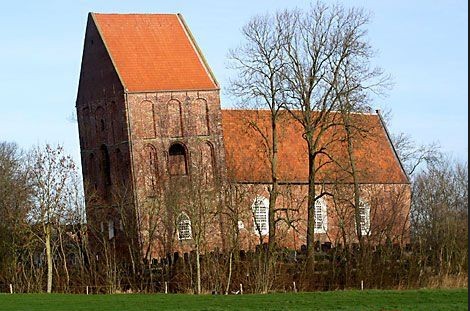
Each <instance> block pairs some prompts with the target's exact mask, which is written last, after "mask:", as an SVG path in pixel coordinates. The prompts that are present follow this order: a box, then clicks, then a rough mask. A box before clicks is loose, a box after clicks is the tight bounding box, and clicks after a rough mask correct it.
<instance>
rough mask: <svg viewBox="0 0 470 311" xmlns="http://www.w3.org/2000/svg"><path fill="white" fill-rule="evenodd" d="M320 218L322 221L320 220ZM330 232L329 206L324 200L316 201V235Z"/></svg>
mask: <svg viewBox="0 0 470 311" xmlns="http://www.w3.org/2000/svg"><path fill="white" fill-rule="evenodd" d="M318 216H320V217H321V220H320V221H319V220H318ZM327 230H328V206H327V205H326V202H325V200H324V199H323V198H320V199H317V200H315V228H314V233H326V231H327Z"/></svg>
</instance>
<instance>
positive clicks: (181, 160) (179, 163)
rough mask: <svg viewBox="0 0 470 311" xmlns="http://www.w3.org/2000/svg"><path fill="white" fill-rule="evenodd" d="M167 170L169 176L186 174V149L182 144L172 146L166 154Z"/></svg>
mask: <svg viewBox="0 0 470 311" xmlns="http://www.w3.org/2000/svg"><path fill="white" fill-rule="evenodd" d="M168 153H169V154H168V162H169V163H168V169H169V172H170V175H171V176H181V175H187V174H188V165H187V159H186V148H185V147H184V146H183V145H182V144H173V145H171V147H170V150H169V152H168Z"/></svg>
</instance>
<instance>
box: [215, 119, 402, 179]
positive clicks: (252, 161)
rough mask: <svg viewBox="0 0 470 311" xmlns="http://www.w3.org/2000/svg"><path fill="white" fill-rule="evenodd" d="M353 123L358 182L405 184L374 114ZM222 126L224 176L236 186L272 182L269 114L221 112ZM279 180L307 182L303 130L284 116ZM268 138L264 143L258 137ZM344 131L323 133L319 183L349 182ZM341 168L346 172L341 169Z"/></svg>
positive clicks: (381, 127)
mask: <svg viewBox="0 0 470 311" xmlns="http://www.w3.org/2000/svg"><path fill="white" fill-rule="evenodd" d="M352 122H354V124H356V125H360V127H361V131H357V132H356V134H355V136H354V139H353V145H354V157H355V159H356V167H357V173H358V179H359V182H360V183H363V184H368V183H370V184H390V183H397V184H407V183H409V181H408V178H407V176H406V174H405V172H404V171H403V169H402V166H401V164H400V161H399V159H398V158H397V156H396V154H395V151H394V149H393V146H392V144H391V142H390V140H389V137H388V135H387V133H386V130H385V128H384V125H383V124H382V122H381V119H380V116H379V115H377V114H354V115H352ZM222 126H223V135H224V144H225V150H226V162H227V169H228V173H229V178H231V179H232V180H234V181H236V182H247V183H252V182H255V183H263V182H269V181H270V180H271V179H270V177H271V166H270V164H269V160H268V159H269V158H268V155H267V150H269V148H267V146H269V145H270V137H271V136H272V131H271V124H270V112H269V111H266V110H222ZM277 128H278V129H279V132H278V133H279V153H278V163H279V166H278V179H279V181H280V182H285V183H307V182H308V153H307V144H306V141H305V140H304V139H303V138H302V133H303V130H302V127H301V126H300V124H299V123H298V122H296V121H295V120H294V119H293V118H292V116H290V115H289V114H287V113H286V114H284V115H283V116H282V117H281V118H280V120H279V124H278V127H277ZM260 132H261V133H263V135H264V136H265V137H267V138H268V139H267V141H268V142H269V145H267V144H266V140H264V139H263V135H261V134H260ZM344 134H345V133H344V130H343V129H342V128H341V127H340V126H336V127H333V128H330V129H329V130H328V131H327V132H325V134H324V135H323V139H322V142H323V143H322V145H323V146H325V150H324V152H325V154H328V155H329V156H331V158H333V159H334V161H336V162H337V163H333V162H331V161H330V160H331V159H330V158H328V157H327V156H324V155H320V156H318V157H317V162H316V163H317V166H320V165H322V167H321V169H320V170H319V171H318V174H317V177H318V178H317V181H318V182H319V183H323V182H325V183H336V182H338V183H350V182H352V178H351V175H350V174H349V173H348V172H347V171H348V170H349V171H350V165H349V161H348V157H347V149H346V144H347V141H346V140H345V139H344V137H345V135H344ZM344 168H346V171H345V170H344Z"/></svg>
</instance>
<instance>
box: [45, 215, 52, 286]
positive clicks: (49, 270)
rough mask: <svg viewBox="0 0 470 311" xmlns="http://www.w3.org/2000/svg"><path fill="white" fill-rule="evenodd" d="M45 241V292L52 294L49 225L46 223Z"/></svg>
mask: <svg viewBox="0 0 470 311" xmlns="http://www.w3.org/2000/svg"><path fill="white" fill-rule="evenodd" d="M44 233H45V235H46V236H45V240H46V257H47V292H48V293H51V292H52V248H51V224H50V223H46V225H45V227H44Z"/></svg>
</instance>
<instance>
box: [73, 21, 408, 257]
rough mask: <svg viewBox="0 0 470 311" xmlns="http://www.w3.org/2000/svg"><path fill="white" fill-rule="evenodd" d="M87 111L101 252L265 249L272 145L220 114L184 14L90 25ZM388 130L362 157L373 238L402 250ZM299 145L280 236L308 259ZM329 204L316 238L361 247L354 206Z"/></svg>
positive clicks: (397, 179) (93, 220)
mask: <svg viewBox="0 0 470 311" xmlns="http://www.w3.org/2000/svg"><path fill="white" fill-rule="evenodd" d="M76 108H77V116H78V124H79V135H80V148H81V158H82V159H81V160H82V167H83V178H84V182H85V190H86V201H87V220H88V224H89V228H90V234H91V235H92V236H93V237H95V246H97V247H99V245H102V244H99V243H101V242H100V241H105V242H107V241H113V242H114V245H115V247H117V248H120V249H121V251H122V252H127V250H128V249H133V250H134V251H137V252H139V255H140V256H143V257H145V258H148V259H151V258H152V257H158V256H162V255H165V254H167V253H171V252H174V251H189V250H191V249H193V248H194V246H195V245H196V244H197V245H199V247H200V248H201V249H202V250H209V249H213V248H225V247H232V246H233V243H235V242H237V243H238V245H239V246H240V247H242V248H253V247H254V246H255V245H257V244H259V243H260V241H261V242H262V241H266V237H263V236H261V238H260V236H259V234H257V230H256V228H255V227H256V226H255V223H254V221H253V216H254V214H253V213H254V212H253V209H252V206H253V202H254V201H255V200H256V199H257V198H261V197H264V198H267V197H268V191H267V189H268V187H269V180H267V179H266V176H265V175H263V174H264V172H266V171H269V167H267V166H266V165H267V162H268V161H267V160H266V159H265V158H264V159H263V158H262V157H263V156H265V154H266V149H263V148H265V147H266V146H263V143H262V142H260V141H259V137H258V138H256V137H255V136H253V135H252V134H249V132H250V129H249V128H247V127H246V122H241V121H240V120H239V119H238V121H237V117H236V115H237V113H236V112H233V111H226V112H223V111H222V110H221V107H220V97H219V88H218V85H217V82H216V80H215V78H214V76H213V75H212V73H211V71H210V69H209V67H208V65H207V64H206V62H205V60H204V58H203V56H202V53H201V52H200V51H199V49H198V47H197V45H196V43H195V41H194V39H193V38H192V36H191V33H190V32H189V29H188V28H187V26H186V25H185V24H184V21H183V19H182V17H181V16H180V15H141V14H137V15H120V14H109V15H106V14H90V15H89V18H88V23H87V30H86V35H85V42H84V50H83V59H82V68H81V73H80V84H79V89H78V95H77V102H76ZM246 113H247V114H248V115H250V114H252V112H246ZM372 119H373V120H375V121H374V122H376V119H374V118H372ZM260 120H261V119H260ZM364 120H365V119H364ZM245 121H246V120H245ZM382 126H383V125H380V122H379V125H378V127H379V128H380V131H379V132H377V133H379V134H378V135H375V136H377V137H379V140H378V141H375V142H374V143H373V144H372V143H369V144H364V142H360V144H362V147H361V148H359V149H360V150H359V152H360V153H359V156H360V157H361V158H363V159H366V160H367V159H370V158H371V157H375V159H376V160H375V161H372V162H367V161H365V162H363V163H362V162H361V163H360V165H362V166H363V167H367V166H368V165H369V166H370V165H371V163H372V167H373V168H374V169H372V170H366V169H365V170H364V172H365V173H364V175H363V176H362V177H361V178H362V180H361V191H362V196H363V198H364V199H365V200H366V201H367V202H368V203H367V206H368V208H369V209H370V214H369V215H370V216H368V217H369V219H368V221H369V225H368V229H369V232H367V233H366V236H367V237H368V238H370V239H373V240H374V241H376V242H377V243H381V242H384V241H386V240H392V241H394V242H400V243H402V242H403V241H406V239H407V236H406V235H407V232H408V218H407V216H408V211H409V184H408V181H407V179H406V176H405V174H404V173H403V171H402V168H401V167H400V166H399V162H398V159H397V158H396V157H394V155H393V151H392V149H393V147H392V146H391V145H390V142H389V141H388V140H387V138H386V135H384V132H383V130H384V129H383V128H382ZM289 131H291V132H289ZM297 134H298V129H295V128H292V129H291V128H290V127H286V132H285V137H284V139H285V141H286V142H287V143H285V144H284V145H285V146H288V148H284V149H283V150H281V158H280V159H281V160H282V161H281V163H283V164H282V165H283V167H281V168H280V169H281V173H282V174H284V175H285V178H284V179H282V178H281V180H280V182H281V187H280V194H279V198H278V205H279V206H281V207H284V208H285V210H286V211H287V210H288V211H289V212H285V213H284V214H282V213H280V214H279V215H278V216H279V217H282V218H284V219H285V221H284V222H280V223H279V225H278V233H277V236H278V238H279V241H280V244H281V245H284V246H287V247H291V248H296V249H299V248H300V247H301V245H303V244H305V240H306V239H305V234H306V218H307V217H306V210H307V206H306V202H307V199H306V193H307V183H306V181H305V176H304V175H305V171H306V166H305V159H304V156H305V155H304V154H303V153H302V152H303V150H304V149H303V148H304V146H303V144H304V142H303V141H302V139H301V135H297ZM297 136H298V137H297ZM372 136H374V135H372ZM291 142H292V143H291ZM224 144H228V146H225V145H224ZM282 174H281V175H282ZM379 175H380V176H379ZM326 181H327V180H326V179H323V180H321V184H319V186H318V187H319V188H322V187H323V188H322V189H325V187H326V188H327V189H328V191H329V192H330V193H333V192H335V191H336V192H338V193H339V192H344V193H347V194H346V196H349V197H350V196H351V194H350V193H348V191H349V192H350V190H351V187H350V184H349V182H342V183H341V182H339V183H335V182H332V181H331V180H329V181H328V182H326ZM325 185H326V186H325ZM338 197H339V195H338ZM324 204H325V206H327V207H328V209H327V210H326V211H325V213H326V214H325V215H324V216H322V217H327V219H328V227H327V229H326V230H323V231H322V232H319V233H318V234H317V239H318V240H319V241H320V242H331V243H335V244H341V243H350V242H351V241H354V221H353V219H354V218H353V217H352V216H351V209H350V208H349V209H347V208H345V210H344V211H342V210H341V208H342V207H345V206H347V204H346V203H345V202H338V200H337V199H335V198H334V197H329V198H326V199H325V203H324ZM186 224H190V225H189V226H187V225H186Z"/></svg>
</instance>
